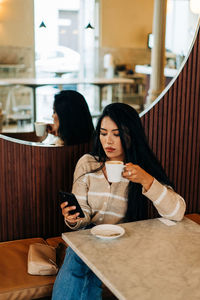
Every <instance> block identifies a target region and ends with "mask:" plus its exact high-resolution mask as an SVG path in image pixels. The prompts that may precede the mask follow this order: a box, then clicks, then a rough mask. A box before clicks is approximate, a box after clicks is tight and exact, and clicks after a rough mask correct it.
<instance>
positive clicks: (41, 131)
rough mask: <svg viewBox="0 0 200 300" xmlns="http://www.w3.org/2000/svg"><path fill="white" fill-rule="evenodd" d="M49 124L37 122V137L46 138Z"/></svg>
mask: <svg viewBox="0 0 200 300" xmlns="http://www.w3.org/2000/svg"><path fill="white" fill-rule="evenodd" d="M46 129H47V124H46V123H44V122H35V133H36V135H37V136H44V135H45V134H46Z"/></svg>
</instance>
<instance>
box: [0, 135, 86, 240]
mask: <svg viewBox="0 0 200 300" xmlns="http://www.w3.org/2000/svg"><path fill="white" fill-rule="evenodd" d="M88 151H89V145H88V144H84V145H75V146H64V147H38V146H30V145H25V144H20V143H15V142H13V141H8V140H6V139H3V138H0V170H1V175H0V241H7V240H14V239H22V238H29V237H38V236H41V237H44V238H46V237H50V236H55V235H60V234H61V233H62V232H63V231H66V230H67V228H66V226H65V225H64V222H63V217H62V215H61V210H60V206H59V201H58V191H59V190H60V189H63V190H65V191H71V186H72V180H73V172H74V168H75V165H76V162H77V160H78V159H79V158H80V157H81V156H82V155H83V154H84V153H87V152H88Z"/></svg>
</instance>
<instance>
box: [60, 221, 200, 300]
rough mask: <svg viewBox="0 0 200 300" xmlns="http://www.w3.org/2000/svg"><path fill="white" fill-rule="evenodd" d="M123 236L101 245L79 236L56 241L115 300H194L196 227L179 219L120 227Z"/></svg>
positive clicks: (198, 279) (198, 293) (198, 255)
mask: <svg viewBox="0 0 200 300" xmlns="http://www.w3.org/2000/svg"><path fill="white" fill-rule="evenodd" d="M120 226H122V227H123V228H124V229H125V234H124V235H123V236H121V237H119V238H117V239H113V240H103V239H99V238H97V237H96V236H93V235H92V234H91V233H90V230H89V229H88V230H79V231H76V232H67V233H63V234H62V238H63V239H64V240H65V241H66V242H67V243H68V245H69V246H71V248H72V249H73V250H74V251H75V252H76V253H77V254H78V255H79V256H80V257H81V258H82V259H83V261H84V262H85V263H86V264H87V265H88V266H89V267H90V268H91V269H92V270H93V272H95V273H96V275H97V276H98V277H99V278H100V279H101V280H102V281H103V282H104V284H105V285H107V287H108V288H109V289H110V290H111V291H112V292H113V294H115V296H116V297H117V298H118V299H121V300H125V299H126V300H133V299H135V300H160V299H162V300H189V299H192V300H197V299H198V300H199V299H200V226H199V225H198V224H196V223H195V222H193V221H191V220H189V219H187V218H184V219H183V220H182V221H181V222H176V223H175V226H167V225H165V224H163V223H162V222H160V220H159V219H152V220H145V221H139V222H131V223H125V224H120Z"/></svg>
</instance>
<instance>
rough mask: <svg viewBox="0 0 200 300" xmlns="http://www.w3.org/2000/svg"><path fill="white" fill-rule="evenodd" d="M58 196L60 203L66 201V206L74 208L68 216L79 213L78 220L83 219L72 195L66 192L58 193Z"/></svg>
mask: <svg viewBox="0 0 200 300" xmlns="http://www.w3.org/2000/svg"><path fill="white" fill-rule="evenodd" d="M59 195H60V203H63V202H65V201H67V202H68V205H67V206H76V209H75V210H71V211H70V212H69V214H71V215H73V214H75V213H77V212H79V216H78V217H79V218H84V217H85V215H84V213H83V211H82V209H81V207H80V204H79V203H78V200H77V199H76V196H75V195H74V194H73V193H67V192H63V191H60V192H59Z"/></svg>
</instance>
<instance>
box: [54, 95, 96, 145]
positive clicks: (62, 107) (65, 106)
mask: <svg viewBox="0 0 200 300" xmlns="http://www.w3.org/2000/svg"><path fill="white" fill-rule="evenodd" d="M54 111H55V112H56V113H57V115H58V118H59V123H60V124H59V129H58V134H59V136H60V137H61V139H62V140H64V142H65V144H66V145H75V144H79V143H86V142H89V141H90V140H91V138H92V135H93V132H94V126H93V123H92V117H91V114H90V111H89V108H88V105H87V102H86V101H85V98H84V97H83V96H82V95H81V94H80V93H78V92H77V91H73V90H65V91H61V92H60V93H59V94H57V95H55V100H54Z"/></svg>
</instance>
